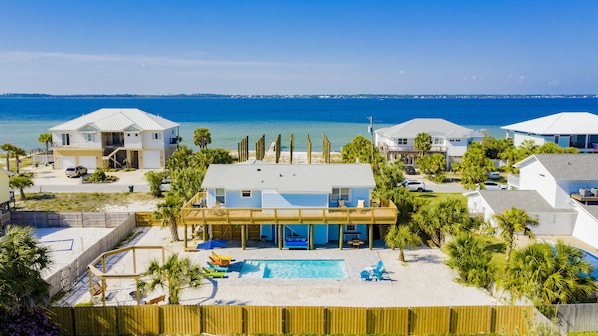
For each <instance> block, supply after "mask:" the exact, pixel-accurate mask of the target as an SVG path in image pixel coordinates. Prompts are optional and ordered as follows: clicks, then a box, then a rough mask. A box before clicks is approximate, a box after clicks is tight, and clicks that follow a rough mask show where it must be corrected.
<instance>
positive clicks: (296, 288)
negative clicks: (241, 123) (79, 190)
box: [60, 227, 501, 307]
mask: <svg viewBox="0 0 598 336" xmlns="http://www.w3.org/2000/svg"><path fill="white" fill-rule="evenodd" d="M78 230H86V229H78ZM136 230H137V234H136V235H135V237H134V238H133V240H132V241H131V244H134V245H137V246H142V245H145V246H148V245H154V246H155V245H163V246H165V247H167V248H168V249H169V250H171V251H174V252H178V253H181V255H183V256H188V257H189V258H191V259H192V260H194V261H196V262H198V263H200V264H202V265H204V266H205V265H206V261H207V260H208V255H210V254H211V253H212V251H205V250H203V251H198V252H186V253H185V252H182V250H183V243H182V242H177V243H171V242H170V234H169V230H168V229H161V228H159V227H152V228H137V229H136ZM180 236H181V238H182V232H181V235H180ZM233 244H234V243H230V244H229V245H233ZM259 244H260V243H259V242H254V245H256V246H255V247H248V248H247V249H246V250H242V249H241V248H240V247H227V248H220V249H216V250H214V251H216V252H218V253H221V254H226V255H232V256H234V258H235V262H233V267H231V269H233V271H232V272H229V273H228V276H227V277H226V278H224V279H205V280H203V282H202V286H201V287H200V288H195V289H190V288H187V289H184V290H183V291H182V293H181V304H191V305H195V304H205V305H282V306H291V305H294V306H297V305H300V306H311V305H319V306H320V305H323V306H364V307H385V306H463V305H490V304H501V303H500V302H499V300H497V299H495V298H493V297H492V296H491V295H489V294H488V293H487V292H486V291H484V290H480V289H477V288H474V287H468V286H463V285H461V284H459V283H457V282H456V281H455V278H456V274H455V273H454V272H453V271H452V270H451V269H450V268H449V267H448V266H446V265H445V264H444V260H445V256H444V254H443V253H442V252H441V251H440V250H438V249H430V248H419V249H413V250H407V251H406V258H407V263H405V264H402V263H400V262H399V261H398V259H397V257H398V250H396V251H393V250H390V249H383V248H375V249H373V250H368V249H364V248H362V249H352V248H351V249H348V248H345V249H343V250H339V249H338V248H334V247H326V248H317V249H315V250H310V251H306V250H292V251H289V250H278V248H276V247H274V246H273V245H271V244H268V243H266V244H264V243H261V244H262V245H263V246H262V247H257V245H259ZM235 245H238V244H235ZM156 257H159V254H156V252H155V251H154V252H140V251H139V250H138V251H137V264H138V265H140V264H141V265H146V264H147V261H149V260H150V259H151V258H156ZM244 259H343V260H344V261H345V263H346V267H347V271H348V273H349V277H348V278H344V279H252V278H239V273H238V270H239V268H240V265H241V264H242V261H243V260H244ZM378 260H382V262H383V263H384V267H385V269H386V270H387V271H388V273H389V276H390V278H391V279H392V280H390V281H388V280H386V281H379V282H365V281H362V280H361V279H360V276H359V272H360V271H361V270H362V269H363V268H364V267H367V266H371V265H373V264H375V263H376V262H377V261H378ZM132 261H133V258H132V257H131V256H130V255H128V256H125V255H123V256H121V258H119V259H118V260H116V261H114V262H112V263H111V265H113V266H112V268H111V270H110V272H115V273H128V272H132ZM138 271H140V270H139V269H138ZM87 289H88V282H87V279H86V277H83V278H82V279H81V281H79V282H78V283H77V284H75V288H74V289H73V291H71V292H70V293H68V294H67V295H66V296H65V297H64V298H63V300H62V302H61V303H60V304H61V305H72V304H75V303H83V302H89V301H90V299H91V297H90V294H89V292H88V290H87ZM131 291H134V283H133V281H130V280H111V281H109V282H108V289H107V293H108V294H109V297H110V300H108V301H107V304H109V305H124V304H135V301H134V300H133V299H132V298H131V297H130V296H129V293H130V292H131ZM163 293H165V291H164V292H163V291H162V290H161V289H157V290H156V291H155V292H154V293H148V294H147V295H146V296H145V297H144V298H145V299H146V300H148V299H152V298H154V297H156V296H159V295H161V294H163Z"/></svg>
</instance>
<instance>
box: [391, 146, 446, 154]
mask: <svg viewBox="0 0 598 336" xmlns="http://www.w3.org/2000/svg"><path fill="white" fill-rule="evenodd" d="M380 150H381V151H382V152H384V153H388V152H414V153H415V152H419V151H418V150H416V149H415V146H407V145H393V146H389V145H387V144H383V145H382V146H380ZM446 151H447V147H446V146H443V145H432V147H431V148H430V150H429V151H428V152H438V153H445V152H446Z"/></svg>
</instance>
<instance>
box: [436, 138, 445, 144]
mask: <svg viewBox="0 0 598 336" xmlns="http://www.w3.org/2000/svg"><path fill="white" fill-rule="evenodd" d="M443 143H444V141H443V140H442V139H441V138H434V144H435V145H442V144H443Z"/></svg>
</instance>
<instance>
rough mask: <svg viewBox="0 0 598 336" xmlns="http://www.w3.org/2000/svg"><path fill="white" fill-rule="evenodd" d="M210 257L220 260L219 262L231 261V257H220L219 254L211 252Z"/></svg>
mask: <svg viewBox="0 0 598 336" xmlns="http://www.w3.org/2000/svg"><path fill="white" fill-rule="evenodd" d="M212 256H214V258H216V259H220V260H228V261H229V262H230V261H233V256H226V255H221V254H218V253H216V252H214V251H212Z"/></svg>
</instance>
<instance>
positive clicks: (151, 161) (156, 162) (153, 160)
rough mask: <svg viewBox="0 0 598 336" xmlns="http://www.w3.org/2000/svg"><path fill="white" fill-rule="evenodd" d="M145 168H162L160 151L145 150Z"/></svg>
mask: <svg viewBox="0 0 598 336" xmlns="http://www.w3.org/2000/svg"><path fill="white" fill-rule="evenodd" d="M143 169H160V152H143Z"/></svg>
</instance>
